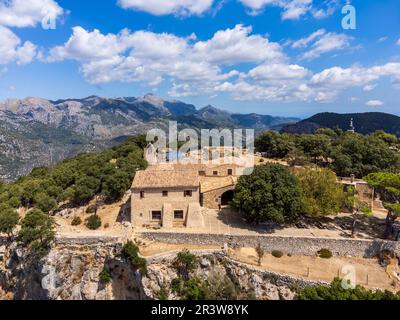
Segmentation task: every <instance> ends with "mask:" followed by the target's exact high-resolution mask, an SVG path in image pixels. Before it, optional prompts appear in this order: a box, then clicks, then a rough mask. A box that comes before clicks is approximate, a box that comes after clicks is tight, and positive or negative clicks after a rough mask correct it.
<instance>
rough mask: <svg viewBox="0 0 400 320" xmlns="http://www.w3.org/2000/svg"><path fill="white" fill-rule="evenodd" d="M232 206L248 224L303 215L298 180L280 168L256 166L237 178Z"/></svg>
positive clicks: (283, 219)
mask: <svg viewBox="0 0 400 320" xmlns="http://www.w3.org/2000/svg"><path fill="white" fill-rule="evenodd" d="M232 206H233V207H234V208H235V209H237V210H239V211H240V212H241V213H242V214H243V217H244V218H245V219H246V220H247V221H248V222H250V223H261V222H266V221H275V222H279V223H284V222H285V221H288V220H293V219H295V218H297V217H299V215H301V214H303V212H304V211H303V205H302V197H301V189H300V186H299V182H298V179H297V178H296V177H295V176H294V175H293V174H292V173H291V172H290V171H289V169H287V168H286V167H284V166H281V165H265V166H259V167H256V168H255V169H254V172H253V173H252V174H251V175H248V176H242V177H240V179H239V181H238V184H237V186H236V189H235V196H234V199H233V201H232Z"/></svg>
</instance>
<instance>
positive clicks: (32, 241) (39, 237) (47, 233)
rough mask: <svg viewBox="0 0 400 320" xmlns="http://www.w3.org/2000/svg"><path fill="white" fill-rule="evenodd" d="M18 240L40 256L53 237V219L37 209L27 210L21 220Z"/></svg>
mask: <svg viewBox="0 0 400 320" xmlns="http://www.w3.org/2000/svg"><path fill="white" fill-rule="evenodd" d="M18 238H19V241H20V242H21V243H22V244H23V245H25V246H27V247H28V248H29V249H31V250H32V252H33V253H35V254H37V255H38V256H39V257H42V256H44V255H46V254H47V252H48V250H49V248H50V245H51V242H52V241H53V240H54V238H55V231H54V220H53V219H52V218H51V217H49V216H48V215H46V214H44V213H43V212H42V211H41V210H39V209H33V210H31V211H29V212H28V213H27V214H26V216H25V218H24V219H22V222H21V230H20V231H19V233H18Z"/></svg>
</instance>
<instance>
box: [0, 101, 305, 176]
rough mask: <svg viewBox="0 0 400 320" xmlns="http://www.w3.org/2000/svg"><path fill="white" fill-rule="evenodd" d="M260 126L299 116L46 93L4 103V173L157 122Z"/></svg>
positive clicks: (95, 146) (0, 170)
mask: <svg viewBox="0 0 400 320" xmlns="http://www.w3.org/2000/svg"><path fill="white" fill-rule="evenodd" d="M170 120H175V121H177V122H178V123H179V126H180V127H181V128H184V127H190V128H197V129H212V128H219V129H222V128H231V129H233V128H254V129H255V130H256V131H257V132H261V131H263V130H267V129H275V130H279V129H281V128H282V126H283V125H285V124H287V123H294V122H297V121H298V120H299V119H296V118H281V117H272V116H268V115H259V114H232V113H229V112H226V111H222V110H220V109H217V108H215V107H212V106H207V107H204V108H202V109H199V110H198V109H196V107H195V106H194V105H191V104H186V103H184V102H181V101H165V100H163V99H161V98H159V97H156V96H154V95H152V94H148V95H145V96H143V97H137V98H136V97H126V98H100V97H97V96H90V97H87V98H84V99H68V100H57V101H50V100H45V99H40V98H26V99H23V100H7V101H4V102H1V103H0V177H1V178H3V179H6V180H12V179H15V178H16V177H18V176H21V175H24V174H27V173H29V172H30V171H31V169H32V168H33V167H37V166H48V165H51V164H54V163H56V162H59V161H61V160H63V159H65V158H68V157H71V156H73V155H76V154H77V153H79V152H85V151H96V150H100V149H103V148H105V147H108V146H111V145H113V144H116V143H117V142H119V141H121V140H123V139H124V138H125V137H127V136H133V135H137V134H141V133H145V132H146V131H148V130H149V129H152V128H165V129H166V128H167V126H168V121H170Z"/></svg>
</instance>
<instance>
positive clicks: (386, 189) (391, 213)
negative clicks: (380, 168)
mask: <svg viewBox="0 0 400 320" xmlns="http://www.w3.org/2000/svg"><path fill="white" fill-rule="evenodd" d="M365 180H366V181H367V182H368V183H369V184H370V185H371V186H373V187H374V188H375V190H376V192H377V193H378V194H379V195H380V198H381V200H382V201H383V203H384V206H385V207H386V209H387V210H388V215H387V218H386V230H385V234H384V237H385V238H389V237H390V236H392V233H393V224H394V222H395V221H396V220H397V219H398V218H399V217H400V173H387V172H378V173H372V174H370V175H368V176H367V177H366V178H365Z"/></svg>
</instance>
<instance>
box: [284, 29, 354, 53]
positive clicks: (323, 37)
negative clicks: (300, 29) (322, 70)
mask: <svg viewBox="0 0 400 320" xmlns="http://www.w3.org/2000/svg"><path fill="white" fill-rule="evenodd" d="M352 40H353V38H352V37H351V36H348V35H346V34H338V33H335V32H327V31H326V30H324V29H320V30H317V31H315V32H313V33H312V34H311V35H309V36H307V37H305V38H302V39H299V40H297V41H295V42H293V43H292V48H294V49H300V48H308V50H307V51H306V52H304V53H303V54H302V55H301V59H305V60H311V59H315V58H318V57H320V56H321V55H323V54H326V53H330V52H336V51H340V50H344V49H346V48H349V47H350V45H351V41H352Z"/></svg>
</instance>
